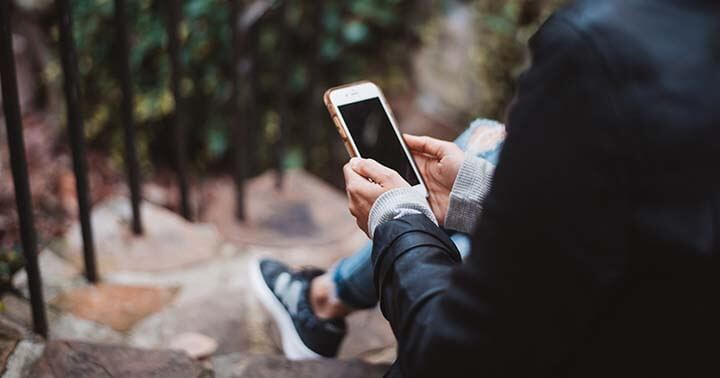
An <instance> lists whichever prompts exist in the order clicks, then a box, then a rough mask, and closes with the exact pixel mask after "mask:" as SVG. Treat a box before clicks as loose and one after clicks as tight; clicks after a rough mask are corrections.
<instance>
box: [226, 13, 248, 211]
mask: <svg viewBox="0 0 720 378" xmlns="http://www.w3.org/2000/svg"><path fill="white" fill-rule="evenodd" d="M239 2H240V1H239V0H230V33H231V35H232V39H231V41H232V42H231V48H232V62H231V66H232V95H231V98H230V104H231V106H232V107H233V110H234V114H233V119H232V123H231V125H230V135H232V139H231V140H232V141H233V143H232V144H231V146H232V154H233V179H234V181H235V216H236V217H237V219H238V220H240V221H244V220H245V215H246V214H245V178H246V177H247V163H248V162H247V146H248V143H247V135H248V133H247V124H248V122H247V118H246V122H242V121H241V118H242V110H243V109H242V107H241V105H240V76H241V74H240V72H239V71H240V64H241V61H240V58H241V56H242V53H243V51H242V50H243V47H244V46H243V43H242V42H243V39H244V35H243V33H241V31H240V27H239V25H238V23H239V22H240V19H239V17H240V4H239Z"/></svg>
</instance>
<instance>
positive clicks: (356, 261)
mask: <svg viewBox="0 0 720 378" xmlns="http://www.w3.org/2000/svg"><path fill="white" fill-rule="evenodd" d="M372 246H373V245H372V242H368V243H367V244H365V245H364V246H363V247H362V248H360V249H359V250H358V251H357V252H355V254H354V255H352V256H350V257H346V258H344V259H342V260H340V261H339V262H338V263H337V264H336V265H335V267H334V268H333V272H332V273H331V274H332V278H333V281H334V282H335V289H336V290H337V292H336V294H337V297H338V299H340V301H341V302H342V303H343V304H346V305H348V306H350V307H352V308H354V309H358V310H361V309H368V308H373V307H375V305H376V304H377V302H378V296H377V293H376V292H375V284H374V283H373V267H372V258H371V256H372Z"/></svg>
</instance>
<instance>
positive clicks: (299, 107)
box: [56, 0, 442, 167]
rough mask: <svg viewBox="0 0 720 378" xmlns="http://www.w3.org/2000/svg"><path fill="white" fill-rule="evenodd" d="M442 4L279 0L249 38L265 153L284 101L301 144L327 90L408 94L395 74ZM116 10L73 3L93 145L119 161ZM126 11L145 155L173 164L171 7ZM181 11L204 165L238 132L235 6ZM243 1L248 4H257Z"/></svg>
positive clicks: (190, 116) (215, 4)
mask: <svg viewBox="0 0 720 378" xmlns="http://www.w3.org/2000/svg"><path fill="white" fill-rule="evenodd" d="M441 2H442V1H441V0H424V1H413V0H342V1H341V0H335V1H322V2H319V1H317V0H303V1H289V2H287V5H286V7H287V8H286V10H285V12H281V9H282V7H281V6H280V5H279V4H280V2H276V4H275V6H274V7H273V9H271V11H270V13H269V14H268V15H267V16H266V17H265V18H263V19H262V20H261V22H260V23H259V24H258V27H257V28H256V29H254V33H252V34H250V35H249V38H251V40H252V41H254V43H247V44H245V46H246V48H248V49H252V50H250V53H251V54H252V59H253V61H255V62H256V70H255V71H254V76H253V77H252V78H245V79H244V81H243V82H241V85H243V86H246V87H252V88H251V89H250V90H249V91H251V93H253V96H254V97H255V105H254V106H253V109H251V110H252V111H255V112H256V113H257V114H256V119H258V120H261V121H262V122H259V124H256V126H255V127H256V128H258V130H256V131H255V135H258V137H259V138H261V140H260V141H258V143H259V144H261V145H266V144H267V143H269V142H272V141H273V138H277V135H278V133H277V132H273V129H272V127H273V123H272V122H269V123H266V122H264V120H266V119H270V118H272V117H268V116H269V115H271V113H276V112H277V111H278V105H279V97H280V96H282V95H283V94H285V95H287V96H288V97H287V98H288V104H289V107H290V108H289V111H288V123H289V125H290V131H291V134H292V135H293V136H294V137H295V138H292V141H299V140H301V139H302V138H301V137H302V134H303V133H306V132H307V129H306V128H305V127H304V123H306V122H307V117H306V114H307V110H308V107H315V109H316V110H317V107H318V106H321V102H320V98H315V97H316V95H317V93H316V92H317V89H318V88H324V87H325V86H329V85H334V84H338V83H341V82H346V81H350V80H359V79H367V78H369V79H373V80H377V81H380V82H382V83H384V84H385V86H386V88H388V89H389V90H390V91H392V90H398V89H402V88H403V87H404V86H405V85H406V84H405V83H404V80H402V79H398V76H400V75H398V72H402V71H403V70H405V69H406V67H407V66H408V60H409V58H410V56H409V55H410V54H408V51H409V47H411V46H413V45H414V44H416V43H417V41H418V37H417V27H418V25H420V24H421V23H422V20H423V19H425V18H426V17H428V16H429V15H430V14H431V12H432V10H433V9H434V8H435V7H437V6H438V5H439V4H440V3H441ZM113 3H114V2H113V1H112V0H77V1H74V2H73V15H74V19H75V40H76V43H77V48H78V54H79V64H80V73H81V77H82V93H83V104H84V111H85V113H86V119H87V121H86V122H87V125H86V127H87V133H88V137H89V138H90V139H91V141H93V142H94V143H95V145H96V146H102V147H106V148H108V149H109V151H111V152H112V153H113V155H114V156H115V157H116V158H117V159H118V162H119V161H120V159H121V156H122V154H121V152H122V143H121V142H122V138H121V137H120V135H121V134H120V131H119V127H118V126H119V119H120V115H119V110H120V109H119V106H118V105H119V104H120V100H121V93H120V90H119V83H118V82H117V76H116V68H117V63H118V62H119V61H120V59H123V57H121V56H118V54H117V50H118V49H117V48H116V47H115V34H114V31H115V29H114V25H113V11H114V9H113V8H114V4H113ZM127 3H128V9H127V12H128V19H129V20H130V25H129V29H130V32H131V37H130V41H131V56H130V63H131V71H132V75H133V86H134V90H135V95H136V97H135V118H136V121H137V123H138V130H139V150H140V152H141V155H142V158H143V162H144V163H145V164H146V167H149V166H150V165H149V164H148V163H149V161H150V160H156V161H160V162H164V161H165V156H171V155H170V153H169V146H167V143H166V141H167V140H169V139H170V138H169V137H168V132H169V130H168V127H167V125H166V120H167V118H168V116H170V115H172V114H173V112H175V110H176V104H175V103H174V101H173V99H172V95H171V91H170V82H169V76H170V68H169V61H168V55H167V46H168V39H167V35H166V28H165V24H164V20H165V19H166V18H165V15H166V13H167V8H166V7H167V6H169V4H168V3H169V2H166V1H160V0H129V1H128V2H127ZM182 3H183V10H182V13H183V22H182V25H181V27H180V37H181V43H182V64H183V80H182V82H181V83H180V88H181V92H182V95H183V101H184V102H183V103H182V106H181V107H180V108H179V110H180V116H181V119H182V121H183V122H184V124H185V126H186V127H187V128H188V130H189V136H190V152H191V154H192V156H191V160H192V161H193V162H194V163H195V164H196V167H204V166H206V165H207V164H208V163H212V162H217V161H219V160H220V159H222V158H223V157H224V156H225V155H226V153H227V150H228V146H229V145H230V143H229V142H228V140H229V134H228V133H229V132H228V130H229V125H230V122H231V120H232V116H233V112H234V110H235V108H236V106H238V105H237V104H231V103H230V102H231V98H232V90H231V89H232V88H231V83H232V80H231V77H232V76H231V72H232V69H233V66H232V62H231V59H232V49H231V32H230V20H229V11H230V9H229V2H228V0H184V1H183V2H182ZM242 3H243V4H244V6H243V8H245V6H246V5H248V4H250V3H251V1H249V0H248V1H244V2H242ZM318 12H319V13H318ZM318 17H319V19H318ZM318 21H319V22H318ZM252 41H251V42H252ZM253 46H254V48H253ZM56 71H57V70H56ZM403 76H404V75H403ZM310 99H311V100H312V101H309V100H310ZM276 116H277V114H276ZM241 121H247V120H246V119H243V120H241ZM276 123H277V122H276ZM318 127H321V126H318ZM262 138H265V140H262ZM292 144H293V145H294V144H297V143H292ZM269 155H271V154H269ZM293 159H294V160H295V161H299V160H301V159H298V158H293ZM264 163H265V164H266V163H267V162H264Z"/></svg>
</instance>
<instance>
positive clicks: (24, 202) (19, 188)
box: [0, 1, 48, 336]
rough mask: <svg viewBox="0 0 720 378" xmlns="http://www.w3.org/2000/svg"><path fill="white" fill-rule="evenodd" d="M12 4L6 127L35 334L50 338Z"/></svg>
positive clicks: (2, 61)
mask: <svg viewBox="0 0 720 378" xmlns="http://www.w3.org/2000/svg"><path fill="white" fill-rule="evenodd" d="M11 9H12V5H11V4H10V1H2V2H0V81H2V95H3V108H4V110H5V127H6V128H7V141H8V145H9V150H10V167H11V169H12V175H13V185H14V186H15V203H16V204H17V212H18V219H19V220H20V239H21V242H22V248H23V256H24V258H25V270H26V271H27V276H28V287H29V289H30V302H31V305H32V318H33V330H34V331H35V332H36V333H38V334H40V335H43V336H46V335H47V329H48V328H47V318H46V316H45V305H44V303H43V291H42V278H41V276H40V268H39V266H38V259H37V255H38V250H37V234H36V233H35V222H34V219H33V208H32V200H31V198H30V180H29V177H28V169H27V159H26V158H25V141H24V140H23V132H22V113H20V101H19V99H18V88H17V77H16V76H15V54H14V52H13V42H12V29H11V27H10V20H11V19H12V17H11V15H10V11H11Z"/></svg>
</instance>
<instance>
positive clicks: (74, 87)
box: [56, 0, 98, 283]
mask: <svg viewBox="0 0 720 378" xmlns="http://www.w3.org/2000/svg"><path fill="white" fill-rule="evenodd" d="M56 5H57V18H58V24H59V27H60V56H61V60H62V67H63V73H64V78H65V83H64V84H65V101H66V105H67V126H68V130H69V135H70V146H71V149H72V154H73V169H74V171H75V186H76V188H77V201H78V210H79V216H80V227H81V230H82V238H83V257H84V259H85V276H86V277H87V279H88V281H90V282H92V283H95V282H97V280H98V276H97V268H96V267H95V245H94V242H93V233H92V224H91V222H90V211H91V205H90V189H89V184H88V168H87V159H86V153H85V132H84V127H83V120H82V114H81V111H80V87H79V74H78V68H77V55H76V52H75V42H74V40H73V20H72V10H71V8H70V1H69V0H57V1H56Z"/></svg>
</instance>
